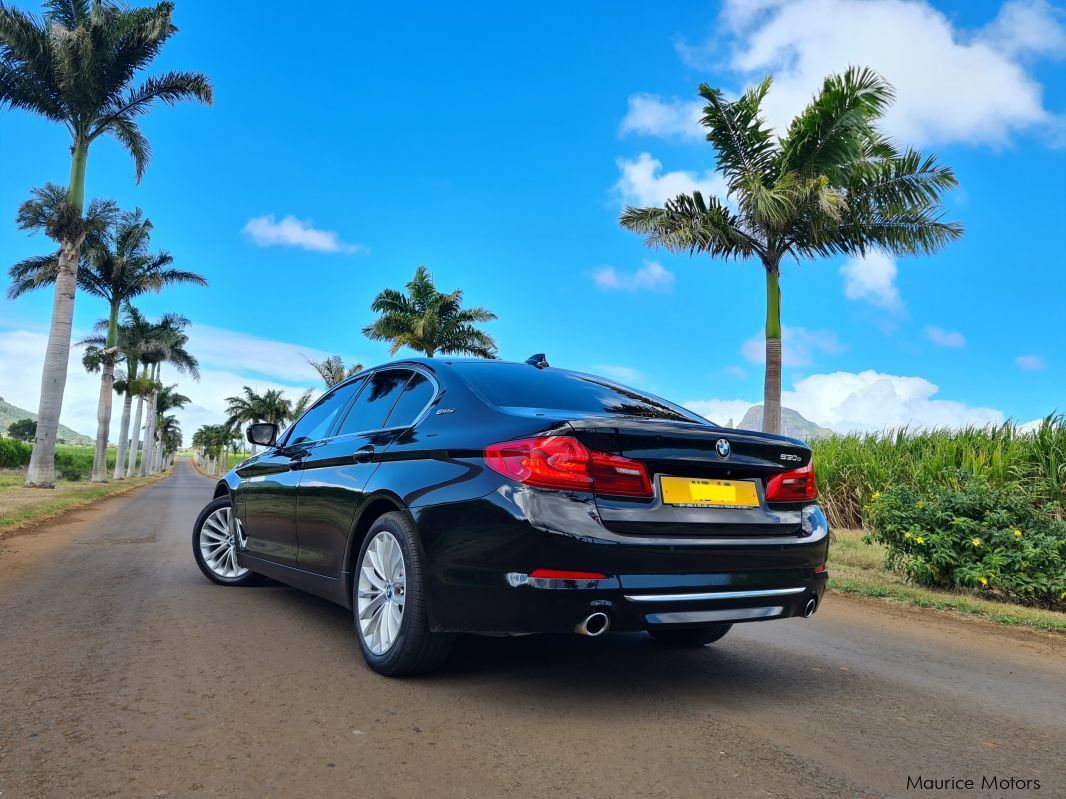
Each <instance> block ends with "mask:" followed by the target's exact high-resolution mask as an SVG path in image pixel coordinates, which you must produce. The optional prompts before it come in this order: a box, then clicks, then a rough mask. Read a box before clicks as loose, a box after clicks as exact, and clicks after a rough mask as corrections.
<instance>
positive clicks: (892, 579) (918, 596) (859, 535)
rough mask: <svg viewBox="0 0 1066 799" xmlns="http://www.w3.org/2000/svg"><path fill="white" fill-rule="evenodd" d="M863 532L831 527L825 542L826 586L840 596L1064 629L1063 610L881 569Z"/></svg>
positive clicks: (878, 549) (875, 548) (876, 550)
mask: <svg viewBox="0 0 1066 799" xmlns="http://www.w3.org/2000/svg"><path fill="white" fill-rule="evenodd" d="M865 535H866V534H865V532H864V531H862V530H835V531H834V536H835V540H834V541H833V542H832V543H831V544H830V545H829V588H830V589H832V590H833V591H838V592H840V593H843V594H855V595H858V596H863V597H869V598H872V599H888V600H894V601H896V602H902V603H904V604H908V605H914V606H916V607H920V608H931V609H934V610H942V611H949V612H952V613H959V614H962V615H965V616H976V617H979V618H982V619H985V620H987V621H991V622H994V623H996V624H1004V625H1008V626H1012V627H1032V628H1036V629H1039V630H1045V631H1048V632H1056V633H1066V613H1057V612H1056V611H1053V610H1040V609H1038V608H1025V607H1019V606H1018V605H1008V604H1005V603H1003V602H994V601H991V600H987V599H981V598H980V597H977V596H975V595H974V594H972V593H968V592H965V591H934V590H930V589H927V588H919V587H917V586H914V585H911V584H910V583H908V582H906V580H905V579H904V578H903V577H902V576H901V575H899V574H896V573H894V572H889V571H885V570H884V561H885V550H884V547H883V546H881V545H880V544H876V543H871V544H868V543H866V542H865V541H864V540H863V539H864V538H865Z"/></svg>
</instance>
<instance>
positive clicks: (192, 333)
mask: <svg viewBox="0 0 1066 799" xmlns="http://www.w3.org/2000/svg"><path fill="white" fill-rule="evenodd" d="M81 335H82V333H81V332H77V331H76V332H75V334H74V338H75V339H77V338H79V337H81ZM47 344H48V336H47V334H45V333H41V332H39V331H30V330H6V331H0V387H2V388H0V394H2V396H3V398H4V399H5V400H7V401H8V402H10V403H12V404H14V405H17V406H18V407H20V408H25V409H26V410H29V411H34V412H36V410H37V406H38V403H39V402H40V385H41V364H42V363H43V362H44V352H45V348H46V347H47ZM187 346H188V349H189V351H190V352H191V353H193V354H194V355H196V356H197V358H198V359H199V360H200V380H199V382H196V381H194V380H193V379H192V378H190V377H186V376H182V375H180V374H178V373H177V372H176V371H175V370H174V369H173V368H168V367H166V366H164V367H163V374H162V379H163V382H164V383H166V384H170V383H178V384H179V385H180V390H181V393H182V394H185V395H186V396H188V397H189V398H190V399H191V400H192V402H191V403H190V404H189V405H188V406H186V407H185V408H184V409H182V410H180V411H178V412H176V415H177V417H178V421H179V422H180V423H181V427H182V430H183V432H184V434H185V440H186V442H188V441H189V440H190V439H191V437H192V434H193V433H194V432H195V431H196V429H197V428H198V427H200V426H201V425H204V424H218V423H220V422H222V421H223V420H224V418H225V412H226V397H230V396H233V395H235V394H238V393H239V392H240V391H241V389H242V388H243V387H244V386H246V385H247V386H251V387H252V388H253V389H254V390H256V391H265V390H267V389H276V390H281V391H284V392H285V396H286V397H289V398H291V399H296V398H297V397H298V396H299V395H300V394H301V393H302V392H303V391H304V390H305V389H307V388H311V387H317V386H318V384H319V382H320V380H319V377H318V375H317V374H316V373H315V372H314V370H313V369H312V368H311V367H310V366H309V365H308V364H307V362H306V361H305V360H304V356H305V355H306V356H307V357H309V358H324V357H325V356H326V353H324V352H322V351H320V350H317V349H315V348H313V347H305V346H301V345H297V344H291V343H288V342H283V341H274V340H271V339H264V338H258V337H256V336H252V335H249V334H247V333H239V332H236V331H232V330H226V329H223V328H217V327H212V326H209V325H200V324H196V323H193V324H192V325H191V326H190V327H189V344H188V345H187ZM81 356H82V351H81V350H80V349H79V348H77V347H74V348H72V349H71V355H70V361H69V363H68V367H67V385H66V390H65V392H64V395H63V410H62V412H61V414H60V421H61V422H62V423H63V424H65V425H67V426H68V427H71V428H73V429H74V430H76V431H78V432H79V433H83V434H84V435H87V436H90V437H94V436H95V435H96V405H97V400H98V398H99V393H100V375H99V374H89V373H87V372H86V371H85V369H84V368H83V367H82V364H81ZM346 360H348V361H351V360H359V359H358V358H351V357H348V358H346ZM119 369H120V370H121V367H119ZM121 399H122V398H121V397H120V396H119V395H116V396H115V404H114V406H113V409H112V416H111V434H110V440H112V441H114V440H116V439H117V438H118V428H119V422H120V418H121V413H122V406H121Z"/></svg>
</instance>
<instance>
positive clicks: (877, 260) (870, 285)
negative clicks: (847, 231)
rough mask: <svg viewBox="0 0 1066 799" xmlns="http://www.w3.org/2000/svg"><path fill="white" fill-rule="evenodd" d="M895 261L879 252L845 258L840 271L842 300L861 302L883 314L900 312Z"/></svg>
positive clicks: (901, 307)
mask: <svg viewBox="0 0 1066 799" xmlns="http://www.w3.org/2000/svg"><path fill="white" fill-rule="evenodd" d="M896 273H897V269H896V259H895V258H893V257H892V256H891V255H889V254H888V253H884V252H881V251H880V250H871V251H870V252H868V253H866V255H856V256H854V257H852V258H848V259H847V260H846V261H845V262H844V263H843V265H842V266H841V267H840V274H841V275H842V276H843V277H844V296H845V297H847V298H848V299H849V300H863V301H865V302H868V303H870V304H872V305H876V306H877V307H878V308H884V309H885V310H886V311H893V312H900V311H902V310H903V300H902V298H901V297H900V295H899V289H898V288H897V287H896Z"/></svg>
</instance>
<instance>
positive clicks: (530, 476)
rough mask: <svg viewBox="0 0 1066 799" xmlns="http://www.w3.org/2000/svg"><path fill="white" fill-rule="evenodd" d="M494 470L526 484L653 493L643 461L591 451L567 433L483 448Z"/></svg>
mask: <svg viewBox="0 0 1066 799" xmlns="http://www.w3.org/2000/svg"><path fill="white" fill-rule="evenodd" d="M485 462H486V463H487V464H488V466H489V468H490V469H492V470H493V471H497V472H499V473H500V474H502V475H504V476H505V477H510V478H511V479H512V480H517V481H518V482H520V483H525V484H526V485H532V486H539V487H540V488H560V489H565V490H570V491H591V492H592V493H595V494H605V495H612V496H626V497H650V496H652V490H651V480H649V479H648V471H647V470H646V469H645V468H644V465H643V464H641V463H638V462H637V461H634V460H630V459H629V458H622V457H620V456H618V455H609V454H607V453H606V452H593V451H592V450H590V449H588V447H586V446H585V445H584V444H582V443H581V442H580V441H578V440H577V439H576V438H571V437H570V436H544V437H541V438H523V439H520V440H518V441H507V442H504V443H502V444H492V445H491V446H488V447H486V448H485Z"/></svg>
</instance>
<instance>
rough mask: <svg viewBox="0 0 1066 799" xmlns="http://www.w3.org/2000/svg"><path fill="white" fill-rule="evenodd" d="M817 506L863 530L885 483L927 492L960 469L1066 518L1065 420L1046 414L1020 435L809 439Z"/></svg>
mask: <svg viewBox="0 0 1066 799" xmlns="http://www.w3.org/2000/svg"><path fill="white" fill-rule="evenodd" d="M811 447H812V449H813V450H814V465H815V471H816V473H817V475H818V492H819V494H820V496H821V502H822V507H823V508H824V509H825V512H826V515H827V516H828V517H829V522H830V524H831V525H832V526H834V527H864V526H868V522H867V520H866V518H865V516H864V512H863V511H864V508H865V507H866V506H867V505H868V504H869V501H870V496H871V495H872V494H873V493H874V492H875V491H884V490H885V489H886V488H888V487H890V486H903V485H905V486H910V487H912V488H916V489H922V490H925V489H929V488H933V487H935V486H937V485H939V484H940V483H941V482H942V481H943V480H944V478H945V476H950V475H952V474H954V473H956V472H958V471H964V472H966V473H967V474H971V475H974V476H976V477H983V478H986V479H987V480H988V481H989V482H990V483H991V484H992V485H997V486H1006V485H1010V484H1012V483H1025V484H1026V485H1027V486H1028V488H1029V489H1030V490H1029V494H1030V496H1031V497H1032V499H1033V500H1034V501H1035V502H1036V503H1037V504H1040V505H1047V506H1048V507H1049V509H1050V510H1051V512H1052V513H1055V514H1057V515H1058V518H1062V517H1063V515H1064V514H1066V421H1064V419H1063V417H1062V416H1061V415H1050V416H1048V417H1047V418H1045V419H1044V420H1043V421H1042V422H1041V423H1040V425H1039V426H1037V427H1036V429H1034V430H1030V431H1026V432H1022V431H1021V430H1019V428H1018V426H1017V425H1015V424H1013V423H1011V422H1007V423H1005V424H1002V425H998V426H989V427H969V428H964V429H961V430H951V429H940V430H908V429H906V428H903V429H900V430H890V431H887V432H884V433H865V434H851V435H834V436H828V437H826V438H823V439H817V440H815V441H812V442H811Z"/></svg>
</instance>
